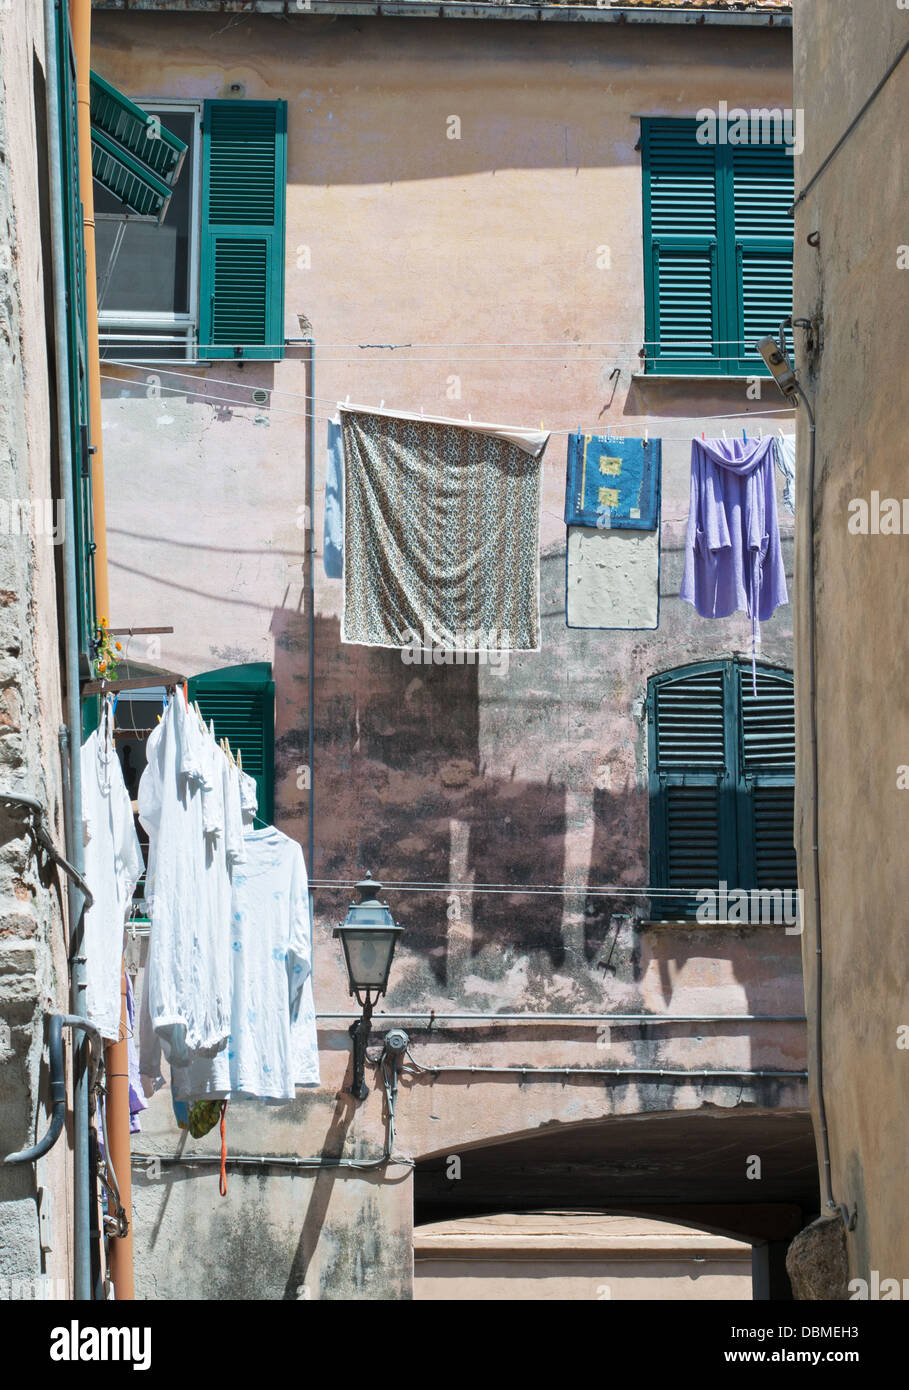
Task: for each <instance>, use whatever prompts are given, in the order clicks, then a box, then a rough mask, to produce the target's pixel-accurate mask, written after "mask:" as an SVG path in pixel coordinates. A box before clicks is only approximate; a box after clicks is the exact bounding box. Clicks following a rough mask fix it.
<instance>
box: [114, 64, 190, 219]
mask: <svg viewBox="0 0 909 1390" xmlns="http://www.w3.org/2000/svg"><path fill="white" fill-rule="evenodd" d="M90 108H91V131H92V174H93V175H94V177H95V178H96V179H97V180H98V182H99V183H100V184H101V186H102V187H103V188H106V189H107V191H108V192H109V193H112V194H113V195H114V197H116V198H119V199H120V201H121V202H123V203H125V204H126V206H127V207H128V208H130V209H131V210H132V211H133V212H134V213H137V214H138V215H139V216H140V217H153V218H154V219H155V221H156V222H157V223H158V225H159V226H160V224H161V223H162V222H163V221H164V216H165V213H166V212H167V209H168V205H169V204H170V199H171V194H172V193H173V189H174V184H175V183H176V182H177V179H178V177H179V175H180V169H181V168H182V165H183V158H184V156H185V154H186V145H185V144H184V143H183V141H182V140H178V139H177V137H176V136H175V135H172V134H171V132H170V131H169V130H167V129H166V128H165V127H164V126H162V125H161V123H160V121H158V122H153V121H151V120H150V118H149V116H148V114H147V113H146V112H145V111H143V110H142V108H141V107H140V106H136V104H135V102H132V101H130V100H129V97H125V96H124V95H123V93H122V92H118V91H117V89H116V87H112V86H111V84H110V83H109V82H105V80H104V78H103V77H99V75H98V73H96V72H93V73H92V75H91V84H90Z"/></svg>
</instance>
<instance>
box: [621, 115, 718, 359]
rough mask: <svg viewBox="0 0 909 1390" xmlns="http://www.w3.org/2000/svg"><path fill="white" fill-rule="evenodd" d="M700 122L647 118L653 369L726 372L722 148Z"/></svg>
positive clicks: (647, 281)
mask: <svg viewBox="0 0 909 1390" xmlns="http://www.w3.org/2000/svg"><path fill="white" fill-rule="evenodd" d="M696 131H697V123H696V122H695V121H650V120H648V121H645V122H644V123H643V128H642V134H641V159H642V171H643V188H644V290H645V303H646V314H645V318H646V337H647V343H648V346H647V358H646V361H647V370H648V371H657V372H667V373H680V374H681V373H691V372H696V373H699V372H707V373H717V374H718V373H720V372H722V371H723V370H724V365H723V363H722V361H720V360H719V359H720V358H721V357H722V355H723V353H724V349H723V347H722V346H721V344H720V342H719V340H720V339H721V338H722V337H723V336H724V335H723V333H722V332H721V331H720V328H721V323H720V284H721V279H720V271H721V264H720V259H721V258H720V251H721V247H720V227H719V214H720V204H719V192H718V177H717V152H716V147H715V146H713V145H701V144H699V143H698V141H697V138H696Z"/></svg>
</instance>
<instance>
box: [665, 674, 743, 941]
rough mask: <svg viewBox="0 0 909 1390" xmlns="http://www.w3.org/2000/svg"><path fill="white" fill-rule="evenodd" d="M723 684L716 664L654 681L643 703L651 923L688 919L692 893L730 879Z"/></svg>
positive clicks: (731, 790) (729, 787)
mask: <svg viewBox="0 0 909 1390" xmlns="http://www.w3.org/2000/svg"><path fill="white" fill-rule="evenodd" d="M728 704H729V682H728V679H727V676H726V672H725V670H724V668H723V667H722V666H714V667H698V668H695V669H694V670H693V671H688V672H686V673H685V674H678V675H677V674H672V673H671V674H670V675H668V676H666V677H658V678H657V679H656V680H655V681H654V682H653V683H652V689H651V693H650V697H649V705H650V716H651V718H650V725H651V737H650V749H651V753H650V756H651V764H650V766H651V775H650V791H651V796H650V809H651V821H650V824H651V837H650V848H651V882H652V884H653V885H654V886H655V887H657V886H659V887H666V888H689V889H691V890H693V891H692V892H691V893H686V894H679V895H678V897H676V896H672V897H669V896H667V897H658V898H657V897H655V898H654V899H653V902H652V912H653V915H654V917H655V918H676V917H692V916H694V913H695V909H696V906H697V901H696V897H695V894H696V893H697V892H698V891H699V890H701V889H705V888H713V889H715V888H716V887H717V885H718V884H719V883H720V881H721V880H722V879H725V880H726V881H727V882H729V881H731V880H732V879H733V878H734V876H735V867H734V866H735V854H736V849H735V825H734V820H733V819H732V812H733V797H734V786H733V783H732V781H731V779H730V776H729V764H730V751H731V750H730V746H729V720H728V718H727V709H728Z"/></svg>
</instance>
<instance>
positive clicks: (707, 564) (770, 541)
mask: <svg viewBox="0 0 909 1390" xmlns="http://www.w3.org/2000/svg"><path fill="white" fill-rule="evenodd" d="M679 594H680V597H681V598H683V599H686V600H687V602H688V603H693V604H694V606H695V608H696V609H697V611H698V612H699V613H700V615H701V617H702V618H727V617H728V616H729V615H730V613H735V612H736V611H737V610H741V611H743V612H745V613H747V614H748V616H749V618H750V619H751V633H752V655H753V652H754V635H755V631H756V624H757V623H758V622H766V620H767V619H768V618H769V617H770V616H771V615H772V613H773V611H774V609H775V608H778V607H779V606H780V604H783V603H788V602H789V595H788V593H787V591H786V573H785V570H784V568H783V553H782V550H781V548H780V528H779V522H778V519H777V511H776V484H775V475H774V457H773V439H772V437H771V438H768V439H760V440H758V439H749V440H747V441H746V440H744V439H730V440H725V439H708V440H706V441H704V440H700V439H695V440H693V441H692V445H691V505H690V509H689V512H688V536H687V539H686V541H685V572H684V575H683V577H682V587H681V589H680V591H679Z"/></svg>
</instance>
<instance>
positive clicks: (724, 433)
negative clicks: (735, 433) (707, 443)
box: [723, 430, 729, 444]
mask: <svg viewBox="0 0 909 1390" xmlns="http://www.w3.org/2000/svg"><path fill="white" fill-rule="evenodd" d="M723 439H724V440H725V442H726V443H727V444H728V443H729V440H728V439H726V431H725V430H723Z"/></svg>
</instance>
